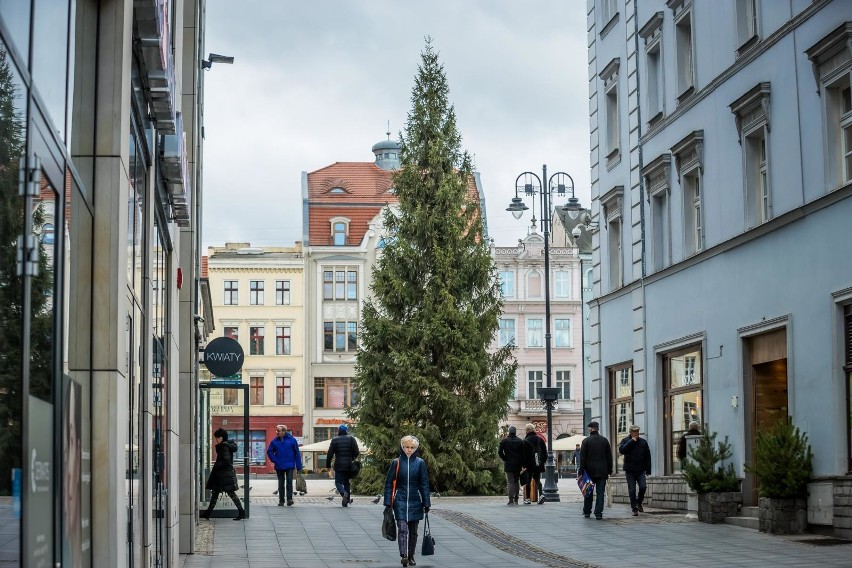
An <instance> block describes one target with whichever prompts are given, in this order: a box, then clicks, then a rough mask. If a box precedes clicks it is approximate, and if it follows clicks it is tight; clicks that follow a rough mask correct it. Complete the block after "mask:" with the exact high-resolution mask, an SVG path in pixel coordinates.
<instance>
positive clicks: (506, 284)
mask: <svg viewBox="0 0 852 568" xmlns="http://www.w3.org/2000/svg"><path fill="white" fill-rule="evenodd" d="M500 295H501V296H503V297H504V298H514V297H515V273H514V272H513V271H511V270H501V271H500Z"/></svg>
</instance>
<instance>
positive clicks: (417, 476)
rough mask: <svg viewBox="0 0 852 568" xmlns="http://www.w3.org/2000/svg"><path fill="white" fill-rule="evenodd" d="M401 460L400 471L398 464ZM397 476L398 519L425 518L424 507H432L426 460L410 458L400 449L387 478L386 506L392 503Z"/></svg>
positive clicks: (394, 502)
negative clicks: (392, 493)
mask: <svg viewBox="0 0 852 568" xmlns="http://www.w3.org/2000/svg"><path fill="white" fill-rule="evenodd" d="M397 461H399V473H398V474H397V470H396V464H397ZM394 477H396V497H395V498H394V500H393V512H394V515H395V516H396V520H397V521H419V520H421V519H423V508H424V507H431V506H432V505H431V500H430V499H429V473H428V472H427V471H426V462H424V461H423V460H422V459H421V458H418V457H417V456H411V457H410V458H409V457H408V456H406V455H405V452H402V451H400V452H399V457H398V458H397V459H395V460H393V461H392V462H391V464H390V468H389V469H388V475H387V479H385V507H389V506H390V505H391V491H392V490H393V480H394Z"/></svg>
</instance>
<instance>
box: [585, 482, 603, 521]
mask: <svg viewBox="0 0 852 568" xmlns="http://www.w3.org/2000/svg"><path fill="white" fill-rule="evenodd" d="M593 481H594V482H595V490H594V491H593V492H592V491H589V493H588V494H587V495H586V496H585V497H583V514H584V515H586V516H589V515H591V514H592V499H594V498H595V497H597V499H596V500H595V516H596V517H602V516H603V509H604V494H605V493H606V479H598V480H593Z"/></svg>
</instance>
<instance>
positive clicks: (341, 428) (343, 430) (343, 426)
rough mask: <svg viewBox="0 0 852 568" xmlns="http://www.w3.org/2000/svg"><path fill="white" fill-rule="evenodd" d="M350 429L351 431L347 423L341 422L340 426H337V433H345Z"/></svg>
mask: <svg viewBox="0 0 852 568" xmlns="http://www.w3.org/2000/svg"><path fill="white" fill-rule="evenodd" d="M348 431H349V426H347V425H346V424H341V425H340V426H338V427H337V433H338V434H345V433H346V432H348Z"/></svg>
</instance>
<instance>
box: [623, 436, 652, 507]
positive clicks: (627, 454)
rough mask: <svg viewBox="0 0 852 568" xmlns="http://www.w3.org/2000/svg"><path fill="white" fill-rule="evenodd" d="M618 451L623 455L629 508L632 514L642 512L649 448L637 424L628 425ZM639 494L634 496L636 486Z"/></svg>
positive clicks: (649, 472)
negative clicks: (626, 434) (627, 432)
mask: <svg viewBox="0 0 852 568" xmlns="http://www.w3.org/2000/svg"><path fill="white" fill-rule="evenodd" d="M618 452H619V453H620V454H621V455H623V456H624V475H625V477H626V478H627V493H628V494H630V508H631V509H633V516H634V517H637V516H639V513H641V512H643V511H644V509H643V508H642V501H644V500H645V489H646V487H647V485H646V481H645V475H651V448H650V446H648V442H647V441H646V440H645V438H640V437H639V426H631V427H630V435H629V436H627V437H626V438H624V439H623V440H622V441H621V443H620V444H618ZM637 485H638V486H639V496H638V497H637V496H636V486H637Z"/></svg>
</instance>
